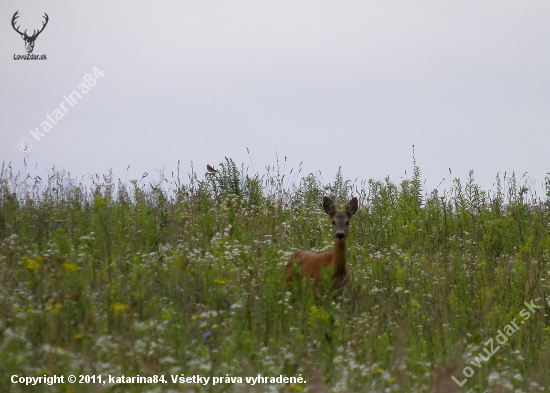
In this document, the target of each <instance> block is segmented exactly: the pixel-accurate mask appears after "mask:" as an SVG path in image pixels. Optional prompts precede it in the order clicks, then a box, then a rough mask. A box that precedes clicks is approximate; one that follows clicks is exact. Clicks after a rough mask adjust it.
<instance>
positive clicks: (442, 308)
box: [0, 158, 550, 393]
mask: <svg viewBox="0 0 550 393" xmlns="http://www.w3.org/2000/svg"><path fill="white" fill-rule="evenodd" d="M281 165H284V163H279V162H277V164H276V165H273V166H271V167H267V168H266V172H265V173H264V174H261V175H260V174H258V173H256V172H254V171H252V172H251V171H250V170H248V169H247V168H245V167H244V166H238V165H237V164H235V162H234V161H233V160H231V159H228V158H226V159H225V160H224V161H223V162H222V163H220V164H218V165H216V166H215V168H216V169H215V171H212V172H206V173H205V174H204V175H203V174H202V171H200V172H201V173H199V174H197V173H196V172H195V170H194V169H192V168H191V171H190V173H189V174H183V172H181V173H180V170H179V167H178V171H177V172H176V173H171V174H170V175H167V174H164V173H158V174H157V176H156V178H155V179H153V178H154V177H155V176H152V175H149V174H144V176H143V177H142V178H141V179H139V180H132V181H128V182H122V181H120V180H116V179H114V177H113V175H112V174H111V173H109V174H107V175H103V176H100V175H95V176H93V177H90V178H87V179H83V178H80V179H78V178H74V177H72V176H71V175H69V174H67V173H66V172H64V171H59V170H55V169H53V170H51V171H50V172H49V173H50V174H49V176H48V177H47V178H40V177H37V176H29V175H26V172H25V171H14V170H13V169H12V168H11V167H10V166H9V165H6V164H4V165H3V166H2V169H1V172H0V242H1V247H0V391H2V392H179V391H182V392H299V391H303V392H450V393H452V392H459V391H460V392H482V391H486V392H544V391H548V388H547V387H548V386H550V371H549V370H550V306H549V305H548V300H550V297H549V296H548V295H549V294H550V292H549V289H550V271H549V263H550V202H549V201H550V175H549V177H548V178H547V179H546V182H545V185H546V190H545V192H546V195H544V196H536V194H534V192H533V190H531V189H530V187H529V186H528V185H526V184H523V183H522V182H521V179H520V180H518V179H516V177H515V175H513V174H512V175H508V176H506V175H505V176H499V175H497V176H496V178H495V185H494V188H493V189H492V190H482V189H481V188H480V186H478V185H477V184H476V182H475V178H474V173H473V172H471V173H470V175H469V177H468V178H467V179H463V180H461V179H452V180H451V181H447V183H446V186H441V187H440V190H439V191H429V190H425V189H424V184H423V182H422V177H421V173H420V169H419V168H418V167H417V166H416V163H414V165H413V171H412V173H411V175H410V179H405V180H401V181H399V182H398V183H394V182H392V181H391V180H390V179H385V180H381V181H378V180H368V181H367V180H365V181H350V180H345V179H344V178H343V177H342V175H341V172H340V171H339V172H338V174H337V176H336V178H335V179H334V180H333V181H332V182H330V183H327V184H323V182H322V181H321V177H320V176H319V174H309V175H305V174H302V173H301V171H300V169H299V168H298V169H293V170H291V171H290V172H288V171H287V170H286V169H284V167H283V168H281ZM324 195H329V196H331V197H333V198H334V199H335V201H336V204H337V207H338V208H340V209H341V208H342V207H343V206H344V205H345V203H346V202H347V201H348V200H349V198H350V197H351V196H356V197H358V198H359V211H358V212H357V214H356V215H355V216H354V217H353V219H352V222H351V226H350V236H349V239H348V242H347V244H348V273H349V280H348V283H347V286H346V287H345V290H344V291H343V293H342V294H341V295H340V296H334V294H331V293H330V292H329V291H323V292H321V293H316V292H315V291H314V290H313V288H312V287H313V286H312V283H311V282H310V281H309V280H307V279H305V278H304V279H298V280H296V282H295V283H294V284H293V285H292V287H291V288H289V287H287V286H286V285H285V279H284V267H285V264H286V263H287V262H288V261H289V258H290V255H291V254H292V253H293V252H294V251H296V250H300V249H311V250H315V251H318V252H320V251H325V250H330V249H331V247H332V246H333V241H332V239H331V237H330V221H329V219H328V218H327V216H326V214H325V213H324V212H323V210H322V208H321V200H322V197H323V196H324ZM327 281H328V280H327ZM326 287H327V288H328V287H330V282H327V285H326ZM526 303H527V305H526ZM534 305H536V307H534ZM529 307H530V308H529ZM514 321H515V322H514ZM512 322H514V323H512ZM514 324H515V327H517V329H516V328H515V327H514ZM511 326H512V327H511ZM499 332H500V333H499ZM505 339H506V340H505ZM497 347H498V348H497ZM468 367H469V369H468ZM13 375H16V376H18V377H40V376H53V375H57V376H61V375H63V376H65V380H64V383H59V384H55V385H47V384H39V385H35V386H26V385H25V384H22V383H12V380H11V378H12V376H13ZM68 375H75V376H79V375H88V376H99V375H102V376H103V381H105V380H106V376H107V375H111V376H122V375H124V376H137V375H139V376H143V377H151V378H152V377H153V376H157V377H159V376H161V375H162V376H164V378H165V380H166V383H162V382H158V383H146V382H147V381H145V383H124V380H118V381H115V382H112V381H108V380H107V383H106V384H103V383H101V384H99V383H93V381H91V380H89V383H84V384H79V383H78V381H77V383H69V382H68V381H67V376H68ZM258 375H261V376H263V377H279V376H281V375H282V376H283V377H295V378H298V377H301V378H303V380H301V383H298V382H296V381H295V380H293V381H292V382H289V380H287V382H284V381H283V380H282V379H279V381H276V382H275V383H269V382H262V380H257V381H258V383H256V384H254V385H252V384H251V383H246V380H245V378H246V377H258ZM172 376H177V377H178V378H179V377H183V378H187V377H192V376H201V377H204V378H207V377H208V378H211V379H210V381H213V378H214V377H217V378H220V379H221V381H222V382H219V383H217V384H216V385H213V384H212V383H211V382H210V383H208V384H205V385H204V384H200V383H193V382H190V383H187V382H185V380H184V379H183V378H182V379H179V382H177V383H173V382H172ZM239 377H240V378H241V379H242V380H243V383H239V381H238V378H239ZM453 377H454V379H456V381H455V380H454V379H453ZM96 378H97V377H96ZM231 378H233V379H231ZM218 381H219V380H218ZM96 382H97V381H96ZM149 382H151V380H149ZM153 382H154V381H153ZM182 382H183V383H182ZM459 384H462V386H461V387H459Z"/></svg>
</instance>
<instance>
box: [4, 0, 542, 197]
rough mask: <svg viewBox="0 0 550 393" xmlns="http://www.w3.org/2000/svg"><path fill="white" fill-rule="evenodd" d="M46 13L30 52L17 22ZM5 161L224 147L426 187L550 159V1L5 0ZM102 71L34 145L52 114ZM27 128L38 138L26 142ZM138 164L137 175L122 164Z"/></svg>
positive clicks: (80, 159)
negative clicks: (414, 177)
mask: <svg viewBox="0 0 550 393" xmlns="http://www.w3.org/2000/svg"><path fill="white" fill-rule="evenodd" d="M17 10H19V15H20V18H19V19H18V24H19V25H20V26H22V29H25V28H27V29H29V33H30V31H32V30H33V29H35V28H36V29H37V28H38V27H40V26H41V24H42V21H43V19H42V17H43V13H44V12H46V13H47V14H48V15H49V22H48V25H47V26H46V28H45V29H44V31H43V32H42V33H41V34H40V35H39V37H38V38H37V40H36V45H35V47H34V51H33V54H38V55H41V54H46V55H47V60H44V61H24V60H14V54H15V55H22V54H25V53H26V52H25V45H24V41H23V39H22V38H21V37H20V36H19V35H18V34H17V33H16V32H15V31H14V30H13V29H12V26H11V23H10V22H11V19H12V16H13V14H14V13H15V11H17ZM0 36H1V37H2V39H1V41H0V70H1V71H0V73H1V74H0V80H1V86H2V89H1V92H0V94H1V100H2V102H1V108H2V109H1V110H2V123H1V125H0V161H4V162H8V161H11V162H12V166H13V167H14V168H16V169H18V168H20V167H21V166H22V164H23V158H24V157H25V156H27V161H28V163H29V166H31V167H34V166H35V164H38V168H39V169H38V170H39V172H43V171H45V170H46V169H47V168H51V167H52V166H54V165H55V166H56V167H58V168H64V169H65V170H67V171H70V172H71V173H74V174H77V175H85V174H88V173H106V172H107V171H108V170H109V169H110V168H113V170H114V173H115V175H116V176H117V177H121V178H125V177H127V178H128V179H132V178H139V177H140V176H141V174H142V173H143V172H145V171H147V172H150V173H154V171H155V170H158V169H160V168H162V167H163V166H164V167H165V169H166V171H167V172H168V173H169V172H170V171H171V170H172V169H174V168H175V167H176V165H177V161H178V160H181V162H182V168H183V169H184V171H185V172H188V171H189V169H190V163H191V161H193V162H194V165H195V168H197V170H198V172H199V173H203V172H204V168H205V166H206V164H212V165H216V164H218V163H219V162H221V161H223V159H224V156H227V157H231V158H233V159H234V160H235V162H237V163H238V164H240V163H245V164H247V165H248V164H250V158H249V157H248V155H247V152H246V147H248V148H249V149H250V155H251V158H252V162H253V164H254V167H255V169H256V170H257V171H258V172H260V173H263V172H264V171H265V170H264V166H265V165H268V164H274V163H275V160H276V158H275V154H276V152H278V154H279V157H280V158H282V157H284V156H287V158H288V160H287V163H286V166H287V171H288V168H290V167H297V166H298V164H299V163H300V161H303V168H304V169H303V172H302V173H304V172H306V173H307V172H315V171H317V170H320V171H321V172H322V174H323V177H324V180H325V181H332V179H333V177H334V174H335V172H336V170H337V169H338V167H339V166H341V167H342V171H343V174H344V177H346V178H350V179H355V178H359V179H369V178H374V179H376V180H382V179H383V178H385V177H386V176H388V175H389V176H390V179H393V180H394V181H399V179H400V178H401V177H403V176H404V172H405V170H407V171H408V173H410V172H411V169H412V145H413V144H414V145H415V149H416V160H417V164H418V165H419V166H420V169H421V170H422V176H423V178H425V179H426V188H427V191H430V190H431V189H433V188H435V187H436V186H437V185H438V184H439V183H440V182H441V180H442V179H443V178H446V179H447V180H446V181H445V182H444V183H443V184H442V185H441V186H440V191H443V190H444V189H445V188H448V185H449V182H448V180H449V170H448V168H449V167H450V168H451V169H452V171H453V176H457V177H460V178H462V179H464V178H465V177H466V175H467V171H468V170H469V169H473V170H474V172H475V175H476V179H477V180H478V182H479V183H480V184H481V185H482V186H483V187H484V188H488V187H491V185H492V183H493V181H494V178H495V175H496V174H497V172H500V173H501V174H503V173H504V172H508V173H511V172H512V171H515V172H516V175H517V176H518V177H521V176H522V175H523V174H524V173H525V172H529V174H530V175H529V176H531V177H532V178H534V180H535V181H536V183H537V184H539V185H540V184H541V183H542V181H543V179H544V176H545V174H546V173H547V172H549V171H550V154H548V153H549V146H550V72H549V66H550V2H548V1H546V0H545V1H522V2H519V1H502V0H499V1H481V2H480V1H469V0H462V1H449V2H440V1H410V0H409V1H357V2H321V1H280V0H278V1H193V2H191V1H156V2H153V1H148V2H146V1H115V2H111V1H108V2H107V1H99V2H67V1H64V2H59V1H58V2H53V1H25V2H21V1H5V0H4V1H2V5H1V6H0ZM94 66H95V67H97V68H98V69H100V70H101V71H103V72H104V77H102V78H98V79H97V83H96V84H95V86H93V87H91V89H90V91H89V92H88V93H87V94H85V95H83V96H82V99H81V100H78V103H77V105H76V106H74V107H69V106H68V105H66V107H67V112H66V113H64V116H63V117H62V118H61V119H60V120H59V121H58V122H57V124H55V125H54V127H53V128H52V129H51V130H50V131H49V132H48V133H44V132H42V133H43V134H44V136H43V137H40V140H39V141H37V140H36V138H35V137H33V136H32V135H31V134H30V132H29V130H36V129H37V128H38V129H39V131H40V130H41V127H40V126H41V123H42V122H43V121H44V120H46V119H47V115H52V112H53V111H54V110H56V109H59V108H60V104H61V103H62V102H63V101H64V98H63V97H64V96H68V95H69V94H70V93H72V92H73V91H74V90H78V88H79V85H80V84H81V83H83V78H84V75H85V74H88V73H90V74H92V75H93V68H94ZM22 138H28V139H29V140H30V141H31V142H32V148H31V149H30V150H29V151H27V152H26V153H23V152H21V151H20V150H19V148H18V143H19V141H20V140H21V139H22ZM128 165H131V167H130V172H129V174H128V175H126V168H127V166H128Z"/></svg>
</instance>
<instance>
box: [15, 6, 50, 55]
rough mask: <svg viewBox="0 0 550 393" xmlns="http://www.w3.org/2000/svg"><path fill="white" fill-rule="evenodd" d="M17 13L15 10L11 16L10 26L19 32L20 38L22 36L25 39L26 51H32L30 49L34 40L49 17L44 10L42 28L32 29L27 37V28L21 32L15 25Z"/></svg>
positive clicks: (32, 47)
mask: <svg viewBox="0 0 550 393" xmlns="http://www.w3.org/2000/svg"><path fill="white" fill-rule="evenodd" d="M18 13H19V11H15V14H13V18H11V26H12V27H13V29H14V30H15V31H17V32H18V33H19V34H21V38H23V39H24V40H25V49H27V53H32V50H33V49H34V41H36V39H37V38H38V35H39V34H40V33H42V31H43V30H44V27H46V25H47V24H48V20H49V19H50V18H49V17H48V14H46V13H45V12H44V16H43V18H44V19H45V21H44V22H42V28H41V29H40V30H33V33H32V35H31V36H30V37H29V36H28V35H27V30H26V29H25V32H24V33H22V32H20V31H19V29H18V28H17V26H15V22H16V19H17V18H19V15H18Z"/></svg>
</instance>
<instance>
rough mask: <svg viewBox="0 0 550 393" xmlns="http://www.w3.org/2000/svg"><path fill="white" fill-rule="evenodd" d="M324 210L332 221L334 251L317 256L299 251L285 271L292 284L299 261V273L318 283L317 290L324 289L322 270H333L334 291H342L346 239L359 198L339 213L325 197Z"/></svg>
mask: <svg viewBox="0 0 550 393" xmlns="http://www.w3.org/2000/svg"><path fill="white" fill-rule="evenodd" d="M323 210H324V211H325V212H326V213H327V214H328V216H329V218H330V219H331V220H332V236H334V251H329V252H325V253H323V254H317V253H316V252H313V251H298V252H295V253H294V254H293V255H292V258H291V261H290V262H289V263H287V265H286V269H285V276H286V282H287V284H288V283H291V282H292V280H293V278H294V272H295V269H294V263H295V261H297V265H298V267H299V271H300V272H301V273H302V274H303V275H305V276H307V277H310V278H313V279H314V280H315V281H316V282H317V283H316V288H317V289H320V288H322V283H323V279H322V275H321V269H327V268H328V269H331V270H333V272H332V277H333V284H332V290H337V291H339V290H341V289H342V288H343V286H344V284H345V283H346V238H347V236H348V229H349V221H350V220H351V217H352V216H353V215H354V214H355V213H356V212H357V198H355V197H354V198H352V199H351V200H350V201H349V202H348V204H347V205H346V211H345V212H337V211H336V208H335V207H334V203H333V202H332V200H331V199H330V198H329V197H326V196H325V197H323Z"/></svg>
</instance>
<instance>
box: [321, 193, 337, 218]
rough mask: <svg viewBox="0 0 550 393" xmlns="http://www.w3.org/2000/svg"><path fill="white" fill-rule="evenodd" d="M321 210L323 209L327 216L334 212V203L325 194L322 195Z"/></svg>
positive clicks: (332, 214)
mask: <svg viewBox="0 0 550 393" xmlns="http://www.w3.org/2000/svg"><path fill="white" fill-rule="evenodd" d="M323 210H324V211H325V213H327V214H328V216H329V217H332V216H334V215H335V214H336V208H335V207H334V203H333V202H332V199H330V198H329V197H327V196H325V197H323Z"/></svg>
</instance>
